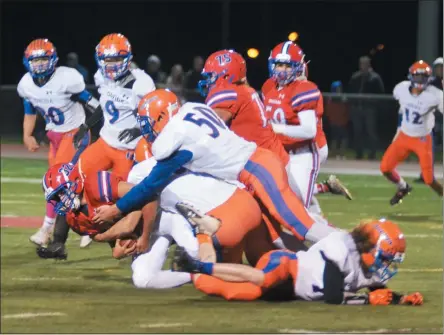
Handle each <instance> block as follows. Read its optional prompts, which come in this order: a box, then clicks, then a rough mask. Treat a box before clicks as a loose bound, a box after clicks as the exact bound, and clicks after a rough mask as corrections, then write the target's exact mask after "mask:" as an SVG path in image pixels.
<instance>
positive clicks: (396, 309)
mask: <svg viewBox="0 0 444 335" xmlns="http://www.w3.org/2000/svg"><path fill="white" fill-rule="evenodd" d="M46 164H47V163H46V161H44V160H27V159H18V158H3V157H2V159H1V215H2V228H1V318H2V319H1V323H0V324H1V332H2V333H12V332H14V333H165V332H167V333H180V332H186V333H304V332H330V331H332V332H359V333H361V332H369V333H374V332H380V333H381V332H397V333H399V332H402V333H442V332H443V222H442V201H441V199H440V198H439V197H438V196H436V195H435V194H434V193H433V192H432V191H431V190H429V189H428V188H427V187H426V186H424V185H418V184H413V187H414V190H413V193H412V194H411V195H410V196H408V197H407V198H406V199H405V200H404V202H403V204H401V205H399V206H397V207H391V206H390V205H389V200H390V198H391V197H392V196H393V194H394V190H395V189H394V187H393V185H390V184H389V183H388V182H386V181H385V179H384V178H383V177H380V176H365V175H359V176H354V175H340V174H339V175H338V176H339V178H340V179H341V180H342V181H343V182H344V183H345V184H346V185H347V186H349V188H350V191H351V192H352V193H353V196H354V198H355V199H354V200H353V201H347V200H346V199H345V198H342V197H338V196H330V195H320V196H319V197H318V199H319V200H320V202H321V206H322V209H323V211H324V214H325V215H326V217H327V218H328V219H329V221H330V222H331V223H333V224H334V225H336V226H339V227H341V228H345V229H351V228H352V227H353V226H355V225H356V224H357V223H358V222H359V220H366V219H370V218H379V217H386V218H388V219H392V220H394V221H395V222H397V223H399V224H400V226H401V229H402V230H403V232H404V233H405V235H406V240H407V251H406V258H405V262H404V263H403V264H402V266H401V268H400V270H399V273H398V274H397V275H396V276H395V277H394V278H393V279H392V281H391V283H390V286H391V288H393V289H394V290H396V291H401V292H406V293H407V292H415V291H419V292H421V293H422V294H423V295H424V305H423V306H420V307H411V306H388V307H385V306H328V305H326V304H324V303H321V302H302V301H297V302H279V303H277V302H273V303H270V302H264V301H257V302H226V301H224V300H222V299H220V298H216V297H207V296H205V295H203V294H201V293H200V292H198V291H196V290H195V289H194V288H193V286H192V285H190V284H189V285H185V286H183V287H180V288H175V289H170V290H140V289H136V288H134V287H133V286H132V282H131V268H130V260H129V259H126V260H121V261H118V260H114V259H112V258H111V251H110V248H109V246H108V245H107V244H99V243H94V242H93V243H92V244H91V245H90V246H89V247H88V248H86V249H80V248H79V241H80V238H79V236H77V235H75V234H74V233H72V232H70V237H69V240H68V243H67V248H68V260H67V261H58V262H57V261H53V260H42V259H39V258H38V257H37V255H36V248H35V246H34V245H33V244H31V243H30V242H29V241H28V238H29V236H30V235H31V234H33V233H34V232H35V231H36V228H26V227H27V226H31V225H32V224H35V223H37V226H40V223H41V220H40V219H35V218H36V217H42V216H43V215H44V208H45V207H44V198H43V192H42V186H41V183H40V180H41V178H42V175H43V174H44V172H45V171H46V166H47V165H46ZM324 177H325V175H321V176H320V180H321V179H322V178H324ZM410 180H411V179H408V181H410ZM19 224H20V225H22V226H23V227H17V225H19ZM168 266H169V264H166V267H168Z"/></svg>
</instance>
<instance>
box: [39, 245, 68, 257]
mask: <svg viewBox="0 0 444 335" xmlns="http://www.w3.org/2000/svg"><path fill="white" fill-rule="evenodd" d="M37 255H38V256H39V257H40V258H43V259H51V258H53V259H58V260H66V259H67V258H68V254H67V252H66V250H65V245H64V244H63V243H61V242H51V243H49V244H48V246H47V247H38V248H37Z"/></svg>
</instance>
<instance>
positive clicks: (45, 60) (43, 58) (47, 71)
mask: <svg viewBox="0 0 444 335" xmlns="http://www.w3.org/2000/svg"><path fill="white" fill-rule="evenodd" d="M58 60H59V58H58V57H57V52H56V48H55V47H54V45H53V44H52V43H51V42H50V41H49V40H48V39H46V38H45V39H43V38H39V39H37V40H34V41H32V42H31V43H29V45H28V46H27V48H26V49H25V54H24V55H23V64H24V65H25V67H26V69H27V70H28V72H29V73H30V74H31V76H32V77H34V78H42V77H47V76H50V75H51V74H53V72H54V70H55V66H56V64H57V61H58Z"/></svg>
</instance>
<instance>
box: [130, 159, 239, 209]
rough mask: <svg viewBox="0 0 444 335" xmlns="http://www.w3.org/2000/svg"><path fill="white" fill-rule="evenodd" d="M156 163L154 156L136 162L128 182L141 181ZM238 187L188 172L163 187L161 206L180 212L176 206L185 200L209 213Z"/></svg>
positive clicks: (136, 182)
mask: <svg viewBox="0 0 444 335" xmlns="http://www.w3.org/2000/svg"><path fill="white" fill-rule="evenodd" d="M155 165H156V160H155V158H154V157H151V158H149V159H147V160H144V161H142V162H140V163H138V164H136V165H135V166H134V167H133V168H132V169H131V171H130V173H129V175H128V182H129V183H132V184H138V183H140V182H141V181H142V180H143V179H144V178H145V177H147V176H148V175H149V174H150V173H151V170H152V169H153V167H154V166H155ZM236 188H237V187H236V186H235V185H232V184H229V183H225V182H223V181H221V180H218V179H215V178H212V177H209V176H203V175H198V174H193V173H187V174H184V175H181V176H179V177H177V178H175V179H174V180H173V181H172V182H171V183H169V184H168V185H167V186H166V187H165V188H164V189H163V191H162V193H161V194H160V207H161V208H162V210H164V211H168V212H172V213H177V214H178V212H177V210H176V207H175V206H176V204H177V203H178V202H181V201H184V202H187V203H189V204H192V205H193V206H195V207H196V208H199V210H201V211H202V212H204V213H207V212H209V211H211V210H213V209H214V208H216V207H218V206H220V205H222V204H223V203H225V202H226V201H227V200H228V199H229V198H230V197H231V196H232V195H233V193H234V192H235V191H236Z"/></svg>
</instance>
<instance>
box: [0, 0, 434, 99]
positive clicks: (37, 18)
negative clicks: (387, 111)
mask: <svg viewBox="0 0 444 335" xmlns="http://www.w3.org/2000/svg"><path fill="white" fill-rule="evenodd" d="M441 6H442V2H441ZM417 7H418V4H417V2H416V1H408V2H402V1H394V2H382V1H381V2H379V1H378V2H358V1H353V2H317V1H310V2H296V1H293V2H280V1H275V0H273V1H269V2H268V3H260V2H241V1H235V2H232V3H231V4H230V14H231V23H230V38H229V42H230V44H229V47H231V48H234V49H235V50H237V51H238V52H240V53H242V54H243V55H244V56H246V50H247V49H248V47H257V48H258V49H260V51H261V54H260V56H259V57H258V58H256V59H254V60H248V59H247V62H248V63H247V65H248V76H249V80H250V82H251V83H252V84H253V86H255V87H256V88H259V87H260V85H261V83H262V82H263V80H264V79H265V78H266V76H267V74H268V72H267V58H268V54H269V52H270V49H271V48H272V47H273V46H274V45H275V44H277V43H279V42H282V41H284V40H286V39H287V36H288V33H289V32H291V31H297V32H298V33H299V34H300V39H299V41H298V42H299V44H300V45H301V47H302V48H303V49H304V51H305V53H306V54H307V58H308V59H310V60H311V64H310V66H309V68H310V79H311V80H313V81H314V82H316V83H317V84H318V85H319V86H320V87H321V89H322V90H328V89H329V86H330V83H331V81H333V80H338V79H339V80H343V81H348V79H349V77H350V75H351V73H352V72H353V71H355V70H356V69H357V63H358V58H359V56H361V55H363V54H368V52H369V51H370V49H371V48H373V47H375V46H376V45H377V44H379V43H383V44H384V45H385V49H384V51H383V52H381V53H378V54H376V55H375V57H374V60H373V66H374V68H375V70H376V71H377V72H379V73H380V74H381V75H382V77H383V80H384V81H385V84H386V91H387V92H388V93H389V92H390V91H391V89H392V88H393V86H394V85H395V84H396V82H398V81H400V80H402V79H403V78H405V76H406V73H407V70H408V67H409V66H410V65H411V64H412V63H413V62H414V61H415V57H416V29H417ZM221 9H222V6H221V3H220V2H217V1H212V2H186V1H181V2H178V3H175V2H172V1H162V2H152V1H150V2H144V3H143V2H136V3H132V2H131V1H125V2H123V1H122V2H120V3H117V2H116V3H111V2H108V1H99V2H76V3H74V2H72V3H70V2H30V3H27V2H23V1H20V2H15V3H14V2H9V3H4V2H3V4H2V10H1V11H2V12H1V15H2V19H1V33H2V34H1V50H2V61H1V73H2V78H1V79H2V80H1V83H2V84H16V83H18V81H19V80H20V78H21V76H22V75H23V74H24V71H25V70H24V67H23V65H22V55H23V51H24V49H25V47H26V45H27V44H28V43H29V42H30V41H31V40H32V39H34V38H39V37H47V38H49V39H50V40H51V41H52V42H53V43H54V44H55V45H56V47H57V49H58V53H59V57H60V62H59V64H63V63H64V61H65V55H66V53H68V52H70V51H76V52H77V53H78V54H79V56H80V62H81V64H83V65H85V66H86V67H87V68H88V69H89V70H90V72H91V74H92V73H94V72H95V71H96V64H95V61H94V48H95V46H96V44H97V43H98V42H99V40H100V39H101V37H102V36H103V35H105V34H107V33H111V32H121V33H123V34H125V35H126V36H127V37H128V38H129V40H130V42H131V44H132V46H133V52H134V54H135V56H134V60H135V62H136V63H137V64H139V66H144V64H145V59H146V57H147V56H148V55H149V54H151V53H155V54H158V55H159V56H160V57H161V59H162V61H163V66H162V67H163V69H164V71H167V72H169V70H170V68H171V66H172V65H173V64H175V63H181V64H182V65H183V66H184V68H185V70H188V68H189V67H190V66H191V62H192V58H193V56H194V55H197V54H199V55H202V56H204V57H206V56H208V55H209V54H210V53H212V52H213V51H216V50H218V49H220V48H221V47H222V42H221V39H222V24H221V20H222V14H221ZM440 12H441V13H442V7H441V10H440ZM22 22H24V24H23V23H22ZM441 27H442V16H441ZM439 37H440V39H439V40H440V45H439V47H440V49H439V50H442V40H443V37H442V29H440V35H439Z"/></svg>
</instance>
